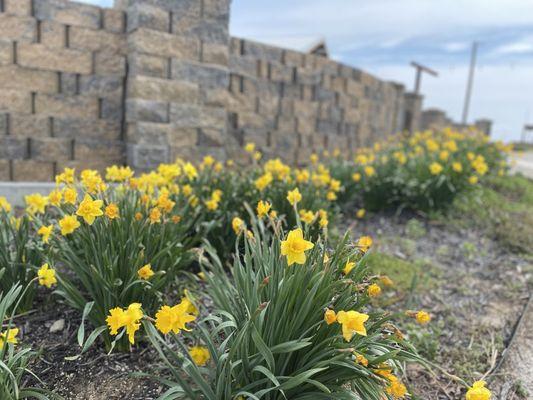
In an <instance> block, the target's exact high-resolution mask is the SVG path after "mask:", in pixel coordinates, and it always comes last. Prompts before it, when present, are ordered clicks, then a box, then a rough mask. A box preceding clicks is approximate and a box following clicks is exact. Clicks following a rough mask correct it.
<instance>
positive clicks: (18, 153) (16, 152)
mask: <svg viewBox="0 0 533 400" xmlns="http://www.w3.org/2000/svg"><path fill="white" fill-rule="evenodd" d="M28 157H29V152H28V139H26V138H19V137H12V136H2V137H0V158H4V159H5V158H7V159H10V160H16V159H25V158H28Z"/></svg>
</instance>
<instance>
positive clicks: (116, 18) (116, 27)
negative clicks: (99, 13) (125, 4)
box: [104, 8, 126, 33]
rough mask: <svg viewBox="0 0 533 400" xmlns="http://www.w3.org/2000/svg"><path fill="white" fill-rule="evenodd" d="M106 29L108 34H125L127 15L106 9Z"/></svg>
mask: <svg viewBox="0 0 533 400" xmlns="http://www.w3.org/2000/svg"><path fill="white" fill-rule="evenodd" d="M104 29H105V30H106V31H108V32H115V33H123V32H124V31H125V29H126V14H125V13H124V12H123V11H121V10H113V9H109V8H106V9H104Z"/></svg>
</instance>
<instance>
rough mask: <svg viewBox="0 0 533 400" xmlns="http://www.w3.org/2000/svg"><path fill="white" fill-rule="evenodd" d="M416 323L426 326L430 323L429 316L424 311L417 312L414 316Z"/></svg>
mask: <svg viewBox="0 0 533 400" xmlns="http://www.w3.org/2000/svg"><path fill="white" fill-rule="evenodd" d="M415 318H416V322H418V323H419V324H422V325H423V324H427V323H429V321H431V315H429V313H427V312H425V311H418V312H417V313H416V315H415Z"/></svg>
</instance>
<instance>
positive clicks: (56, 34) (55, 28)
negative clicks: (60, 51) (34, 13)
mask: <svg viewBox="0 0 533 400" xmlns="http://www.w3.org/2000/svg"><path fill="white" fill-rule="evenodd" d="M66 32H67V26H66V25H64V24H60V23H59V22H55V21H41V43H42V44H44V45H45V46H46V47H59V48H64V47H65V46H66V38H67V33H66Z"/></svg>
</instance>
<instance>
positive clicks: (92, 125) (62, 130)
mask: <svg viewBox="0 0 533 400" xmlns="http://www.w3.org/2000/svg"><path fill="white" fill-rule="evenodd" d="M53 129H54V136H57V137H65V138H78V139H79V138H87V139H104V140H118V139H120V137H121V129H122V127H121V123H120V121H112V120H108V119H106V120H104V119H99V120H96V119H93V118H71V117H66V118H54V121H53Z"/></svg>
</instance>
